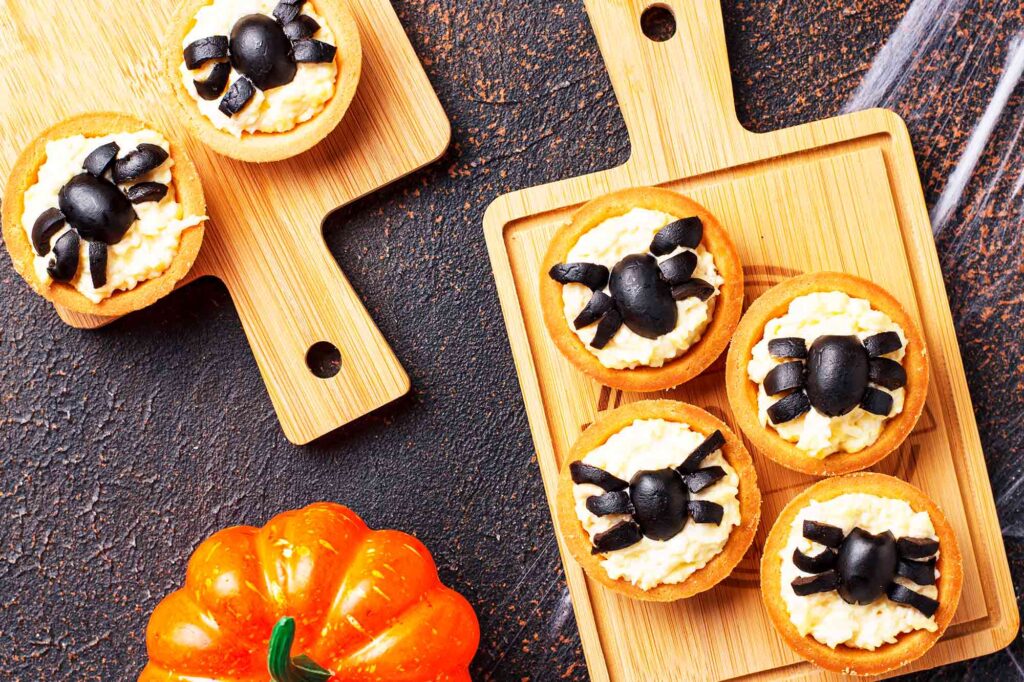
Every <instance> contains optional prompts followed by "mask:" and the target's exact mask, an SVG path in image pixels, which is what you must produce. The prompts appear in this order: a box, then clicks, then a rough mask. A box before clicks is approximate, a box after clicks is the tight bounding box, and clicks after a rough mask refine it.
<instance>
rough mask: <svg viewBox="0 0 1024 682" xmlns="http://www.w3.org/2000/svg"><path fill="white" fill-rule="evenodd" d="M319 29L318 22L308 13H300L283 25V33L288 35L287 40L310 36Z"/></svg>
mask: <svg viewBox="0 0 1024 682" xmlns="http://www.w3.org/2000/svg"><path fill="white" fill-rule="evenodd" d="M319 30H320V24H318V23H316V19H314V18H313V17H311V16H309V15H308V14H300V15H299V16H297V17H295V19H294V20H293V21H289V22H288V23H287V24H285V25H284V34H285V35H286V36H288V40H293V41H294V40H302V39H303V38H312V37H313V36H314V35H316V32H317V31H319Z"/></svg>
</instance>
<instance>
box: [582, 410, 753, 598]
mask: <svg viewBox="0 0 1024 682" xmlns="http://www.w3.org/2000/svg"><path fill="white" fill-rule="evenodd" d="M706 437H707V436H706V434H701V433H697V432H696V431H693V430H691V429H690V427H689V426H687V425H686V424H681V423H679V422H670V421H665V420H663V419H638V420H636V421H634V422H633V423H632V424H630V425H629V426H627V427H626V428H624V429H622V430H621V431H619V432H618V433H616V434H614V435H612V436H611V437H610V438H609V439H608V440H607V441H605V443H604V444H603V445H601V446H600V447H598V448H595V449H594V450H591V451H590V452H589V453H587V455H586V456H585V457H584V458H583V460H582V461H583V462H584V463H585V464H590V465H592V466H596V467H598V468H600V469H603V470H605V471H607V472H608V473H610V474H612V475H613V476H617V477H618V478H621V479H622V480H624V481H628V480H630V479H631V478H632V477H633V475H634V474H636V472H638V471H641V470H649V469H663V468H666V467H676V466H679V465H680V464H682V463H683V460H685V459H686V457H687V455H689V454H690V453H691V452H693V450H694V449H695V448H696V447H697V446H698V445H700V444H701V443H702V442H703V441H704V439H705V438H706ZM701 466H702V467H709V466H720V467H722V468H723V469H724V470H725V477H724V478H721V479H719V480H718V481H716V482H715V483H713V484H712V485H710V486H708V487H707V488H705V489H704V490H702V491H700V492H698V493H692V494H691V495H690V499H691V500H707V501H710V502H716V503H718V504H720V505H722V508H723V510H724V513H723V515H722V522H721V524H713V523H696V522H694V521H693V520H692V519H690V520H688V521H687V523H686V525H685V526H684V527H683V530H682V531H680V532H679V533H678V534H676V535H675V536H674V537H672V538H670V539H668V540H665V541H658V540H652V539H650V538H647V537H645V538H643V539H641V540H640V542H638V543H636V544H635V545H631V546H629V547H626V548H625V549H619V550H615V551H613V552H607V553H605V554H604V555H603V556H602V557H601V566H602V567H603V568H604V570H605V571H606V572H607V573H608V575H609V577H611V578H613V579H617V580H628V581H629V582H631V583H632V584H634V585H636V586H637V587H639V588H640V589H643V590H649V589H651V588H652V587H657V586H658V585H664V584H671V583H680V582H682V581H684V580H686V579H687V578H688V577H689V576H690V575H692V574H693V573H694V572H695V571H698V570H700V569H701V568H703V567H704V566H706V565H707V563H708V562H709V561H711V560H712V559H713V558H714V557H715V556H716V555H718V553H719V552H721V551H722V548H723V547H725V544H726V542H728V540H729V534H730V533H731V532H732V529H733V527H735V526H737V525H739V523H740V502H739V482H740V479H739V476H738V475H737V473H736V470H735V469H733V468H732V466H730V465H729V463H728V462H727V461H726V460H725V457H723V456H722V451H721V450H715V451H714V452H713V453H712V454H710V455H709V456H708V457H707V459H705V460H704V462H703V464H702V465H701ZM602 493H604V490H602V489H601V488H600V487H598V486H596V485H591V484H580V485H573V497H574V499H575V501H576V516H577V518H579V520H580V523H581V524H583V528H584V530H586V531H587V533H588V535H589V536H590V538H591V540H593V538H594V536H595V535H597V534H598V533H601V532H604V531H606V530H608V529H609V528H611V527H612V526H614V525H615V524H616V523H618V522H620V521H625V520H628V519H629V517H628V516H627V515H625V514H610V515H608V516H595V515H594V514H592V513H590V511H589V510H588V509H587V498H589V497H590V496H591V495H600V494H602Z"/></svg>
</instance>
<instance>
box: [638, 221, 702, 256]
mask: <svg viewBox="0 0 1024 682" xmlns="http://www.w3.org/2000/svg"><path fill="white" fill-rule="evenodd" d="M703 238H704V225H703V223H701V222H700V218H698V217H697V216H693V217H692V218H683V219H682V220H677V221H675V222H673V223H669V224H668V225H666V226H665V227H663V228H661V229H660V230H658V233H657V234H656V235H654V239H652V240H651V248H650V251H651V253H653V254H654V255H655V256H664V255H665V254H668V253H672V252H673V251H674V250H675V249H676V248H678V247H680V246H684V247H686V248H689V249H695V248H697V246H698V245H699V244H700V240H701V239H703Z"/></svg>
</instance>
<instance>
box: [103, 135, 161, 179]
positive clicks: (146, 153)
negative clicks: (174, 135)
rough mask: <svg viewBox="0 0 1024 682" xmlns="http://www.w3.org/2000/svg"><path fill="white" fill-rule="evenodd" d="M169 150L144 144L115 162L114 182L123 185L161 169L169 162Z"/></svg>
mask: <svg viewBox="0 0 1024 682" xmlns="http://www.w3.org/2000/svg"><path fill="white" fill-rule="evenodd" d="M167 156H168V154H167V150H166V149H164V148H163V147H161V146H159V145H155V144H149V143H148V142H143V143H142V144H140V145H139V146H138V147H136V148H135V149H134V150H132V151H130V152H128V153H127V154H125V155H124V156H122V157H121V158H120V159H118V160H117V161H115V162H114V172H113V174H112V175H111V177H112V178H113V180H114V182H116V183H117V184H119V185H122V184H124V183H126V182H131V181H132V180H134V179H135V178H138V177H141V176H143V175H145V174H146V173H148V172H150V171H151V170H155V169H156V168H159V167H160V164H162V163H163V162H164V161H166V160H167Z"/></svg>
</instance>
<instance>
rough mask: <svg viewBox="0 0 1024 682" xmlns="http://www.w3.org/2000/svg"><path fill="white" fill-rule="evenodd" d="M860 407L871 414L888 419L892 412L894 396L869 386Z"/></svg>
mask: <svg viewBox="0 0 1024 682" xmlns="http://www.w3.org/2000/svg"><path fill="white" fill-rule="evenodd" d="M860 406H861V407H862V408H864V410H866V411H868V412H870V413H871V414H877V415H881V416H883V417H887V416H888V415H889V413H890V412H892V396H891V395H889V394H888V393H886V392H885V391H880V390H878V389H877V388H872V387H870V386H868V387H867V388H866V389H864V397H863V398H861V401H860Z"/></svg>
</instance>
